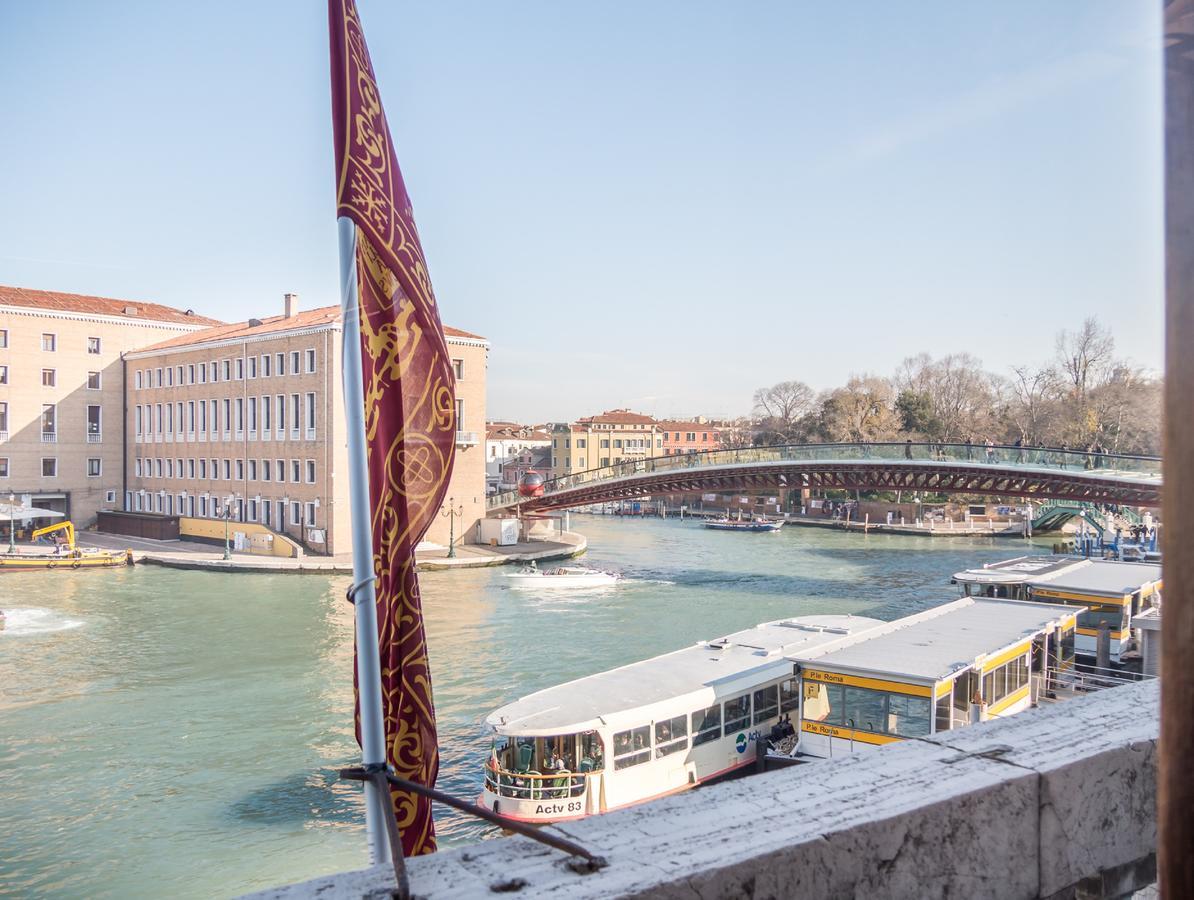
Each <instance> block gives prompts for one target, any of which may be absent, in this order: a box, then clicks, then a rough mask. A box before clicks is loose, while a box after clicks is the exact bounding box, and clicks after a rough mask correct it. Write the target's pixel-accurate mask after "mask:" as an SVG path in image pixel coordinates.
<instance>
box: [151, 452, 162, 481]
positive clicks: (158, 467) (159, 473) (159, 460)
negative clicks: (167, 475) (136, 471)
mask: <svg viewBox="0 0 1194 900" xmlns="http://www.w3.org/2000/svg"><path fill="white" fill-rule="evenodd" d="M153 467H154V469H155V470H156V471H157V476H158V478H161V477H162V471H163V470H162V458H161V457H160V456H158V457H156V458H155V459H154V461H153Z"/></svg>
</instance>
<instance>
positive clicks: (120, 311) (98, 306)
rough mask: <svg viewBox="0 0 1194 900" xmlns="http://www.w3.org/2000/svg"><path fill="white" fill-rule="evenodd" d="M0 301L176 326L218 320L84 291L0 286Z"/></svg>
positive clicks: (8, 303) (208, 322) (14, 304)
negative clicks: (61, 291)
mask: <svg viewBox="0 0 1194 900" xmlns="http://www.w3.org/2000/svg"><path fill="white" fill-rule="evenodd" d="M0 304H3V305H6V306H24V307H27V308H29V309H48V310H54V311H55V312H75V313H91V314H93V315H100V316H116V317H119V318H129V319H149V320H151V321H154V322H171V323H175V324H178V325H219V324H220V320H219V319H209V318H208V317H207V316H200V315H196V314H195V313H193V312H190V313H188V312H186V311H184V310H181V309H175V308H174V307H172V306H162V305H161V304H160V303H146V302H144V301H142V300H117V299H114V298H112V297H89V296H87V295H86V294H62V293H59V292H58V291H34V290H30V289H28V288H19V287H4V286H0Z"/></svg>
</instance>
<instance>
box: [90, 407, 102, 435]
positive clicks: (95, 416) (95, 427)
mask: <svg viewBox="0 0 1194 900" xmlns="http://www.w3.org/2000/svg"><path fill="white" fill-rule="evenodd" d="M100 432H101V423H100V407H99V405H98V404H94V403H93V404H90V405H89V406H88V407H87V438H88V440H91V439H92V438H98V437H99V436H100Z"/></svg>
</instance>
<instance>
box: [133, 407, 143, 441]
mask: <svg viewBox="0 0 1194 900" xmlns="http://www.w3.org/2000/svg"><path fill="white" fill-rule="evenodd" d="M133 418H134V420H135V421H136V427H135V428H134V429H133V433H134V434H135V435H136V436H137V437H141V407H140V405H137V406H135V407H133Z"/></svg>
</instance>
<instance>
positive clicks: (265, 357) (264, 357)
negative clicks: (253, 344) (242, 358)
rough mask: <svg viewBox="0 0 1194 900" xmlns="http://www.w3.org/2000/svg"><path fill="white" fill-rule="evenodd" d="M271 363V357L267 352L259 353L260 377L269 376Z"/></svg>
mask: <svg viewBox="0 0 1194 900" xmlns="http://www.w3.org/2000/svg"><path fill="white" fill-rule="evenodd" d="M271 363H272V357H271V356H270V355H269V354H268V353H263V354H261V377H262V378H269V377H270V365H271Z"/></svg>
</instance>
